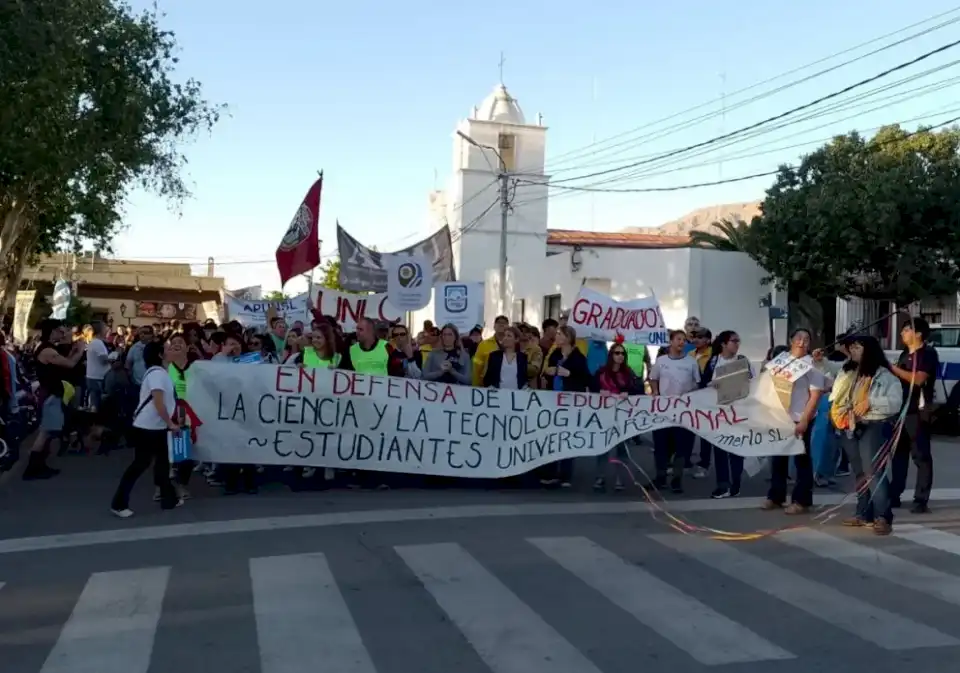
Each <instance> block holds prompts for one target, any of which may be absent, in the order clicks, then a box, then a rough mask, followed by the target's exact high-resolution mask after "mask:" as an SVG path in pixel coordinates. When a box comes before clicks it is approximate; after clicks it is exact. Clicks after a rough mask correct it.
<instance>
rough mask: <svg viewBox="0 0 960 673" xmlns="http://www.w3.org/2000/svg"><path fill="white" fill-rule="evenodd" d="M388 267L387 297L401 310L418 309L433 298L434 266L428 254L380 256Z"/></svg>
mask: <svg viewBox="0 0 960 673" xmlns="http://www.w3.org/2000/svg"><path fill="white" fill-rule="evenodd" d="M380 259H381V261H382V262H383V265H384V266H385V267H386V269H387V299H388V301H389V302H390V303H391V304H393V305H394V306H396V307H397V308H398V309H400V310H401V311H417V310H419V309H421V308H423V307H424V306H426V305H427V304H429V303H430V300H431V299H432V298H433V266H431V264H430V260H429V259H428V258H427V256H426V255H408V254H405V253H391V254H384V255H381V257H380Z"/></svg>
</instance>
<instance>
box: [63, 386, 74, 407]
mask: <svg viewBox="0 0 960 673" xmlns="http://www.w3.org/2000/svg"><path fill="white" fill-rule="evenodd" d="M62 383H63V403H64V404H70V400H72V399H73V396H74V395H76V394H77V389H76V388H74V387H73V386H72V385H70V384H69V383H67V382H66V381H62Z"/></svg>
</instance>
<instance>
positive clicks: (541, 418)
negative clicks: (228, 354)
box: [187, 362, 803, 478]
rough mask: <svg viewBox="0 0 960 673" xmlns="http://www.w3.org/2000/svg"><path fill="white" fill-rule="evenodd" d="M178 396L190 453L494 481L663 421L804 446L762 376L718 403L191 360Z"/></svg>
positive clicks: (760, 443)
mask: <svg viewBox="0 0 960 673" xmlns="http://www.w3.org/2000/svg"><path fill="white" fill-rule="evenodd" d="M187 402H188V404H189V406H190V407H191V408H192V413H194V414H195V417H196V418H198V419H199V421H200V422H199V423H198V425H199V430H198V437H197V443H196V454H197V455H196V459H197V460H202V461H209V462H213V463H244V464H257V465H294V466H316V467H334V468H344V469H360V470H381V471H387V472H397V473H409V474H432V475H442V476H460V477H475V478H501V477H510V476H514V475H518V474H522V473H525V472H528V471H530V470H532V469H534V468H536V467H538V466H541V465H544V464H547V463H551V462H553V461H556V460H561V459H564V458H576V457H580V456H596V455H598V454H602V453H605V452H606V451H608V450H610V449H612V448H613V447H614V446H616V445H617V444H619V443H621V442H623V441H624V440H626V439H629V438H630V437H633V436H635V435H638V434H641V433H645V432H650V431H652V430H655V429H659V428H666V427H670V426H679V427H683V428H687V429H689V430H691V431H693V432H695V433H696V434H698V435H700V436H701V437H703V438H704V439H707V440H708V441H710V442H711V443H713V444H715V445H716V446H719V447H721V448H724V449H726V450H727V451H730V452H732V453H736V454H738V455H743V456H769V455H793V454H799V453H802V452H803V443H802V442H801V440H799V439H796V438H795V437H794V424H793V423H792V422H791V421H790V418H789V417H788V416H787V414H786V413H785V412H784V411H783V409H782V408H781V407H780V404H779V402H778V400H777V398H776V394H775V393H774V391H773V388H772V382H771V380H770V377H762V378H761V380H759V381H755V382H754V383H753V385H752V387H751V393H750V396H749V397H747V398H745V399H743V400H739V401H737V402H734V403H732V404H728V405H719V404H717V395H716V391H715V390H713V389H711V388H705V389H703V390H698V391H695V392H693V393H690V394H688V395H680V396H675V397H672V396H656V397H655V396H647V395H637V396H634V397H629V398H625V399H619V398H618V397H616V396H601V395H596V394H591V393H575V392H555V391H537V390H533V391H527V390H516V391H509V390H498V389H495V388H471V387H467V386H454V385H448V384H444V383H439V382H436V381H421V380H416V379H404V378H395V377H386V376H367V375H363V374H357V373H355V372H349V371H342V370H329V369H309V368H300V367H293V366H286V365H283V366H276V365H261V366H258V367H249V368H248V367H223V366H217V364H216V363H212V362H195V363H194V364H193V365H192V366H191V367H190V368H189V369H188V370H187Z"/></svg>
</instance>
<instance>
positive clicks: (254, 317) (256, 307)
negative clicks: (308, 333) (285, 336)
mask: <svg viewBox="0 0 960 673" xmlns="http://www.w3.org/2000/svg"><path fill="white" fill-rule="evenodd" d="M223 305H224V307H225V308H226V311H227V320H236V321H237V322H239V323H240V324H241V325H243V326H244V327H263V326H265V325H266V324H267V315H268V313H269V312H270V309H271V308H272V309H273V311H274V312H275V313H276V314H277V316H278V317H281V318H283V319H284V320H286V321H287V322H288V323H292V322H296V321H297V320H299V321H300V322H302V323H304V324H309V322H310V312H309V311H308V310H307V295H306V294H301V295H299V296H296V297H292V298H290V299H285V300H283V301H252V300H245V299H237V298H236V297H231V296H230V295H228V294H225V295H224V296H223Z"/></svg>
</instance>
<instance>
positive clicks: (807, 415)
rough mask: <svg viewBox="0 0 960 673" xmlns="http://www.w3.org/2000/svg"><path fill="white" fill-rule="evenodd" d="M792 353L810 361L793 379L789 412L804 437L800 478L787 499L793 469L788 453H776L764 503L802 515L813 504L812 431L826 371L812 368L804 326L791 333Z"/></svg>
mask: <svg viewBox="0 0 960 673" xmlns="http://www.w3.org/2000/svg"><path fill="white" fill-rule="evenodd" d="M790 355H791V356H792V357H794V358H796V359H798V360H804V359H806V360H809V362H810V369H809V370H807V372H806V373H804V375H803V376H801V377H799V378H798V379H797V380H796V381H794V382H793V387H792V390H791V393H790V408H789V409H788V410H787V412H788V413H789V414H790V418H791V420H793V422H794V423H795V426H794V434H795V435H796V436H797V437H800V438H802V439H803V453H801V454H800V455H797V456H794V457H793V460H794V466H795V467H796V472H797V481H796V483H795V484H794V487H793V493H792V494H791V496H790V500H791V502H790V504H789V505H787V506H786V507H785V508H784V504H785V503H786V501H787V476H788V474H789V472H790V457H789V456H773V457H772V458H771V459H770V490H769V491H767V499H766V500H765V501H764V502H763V505H762V508H763V509H765V510H774V509H781V508H783V511H784V513H785V514H803V513H805V512H807V511H809V510H810V507H812V506H813V463H812V462H811V460H810V432H811V430H812V429H813V418H814V416H816V415H817V405H818V404H819V403H820V396H821V395H822V394H823V389H824V388H826V386H827V382H826V379H825V378H824V376H823V374H822V373H821V372H820V371H819V370H817V369H816V368H814V367H813V359H812V358H811V357H810V332H809V331H807V330H805V329H797V330H794V332H793V334H792V335H790Z"/></svg>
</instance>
